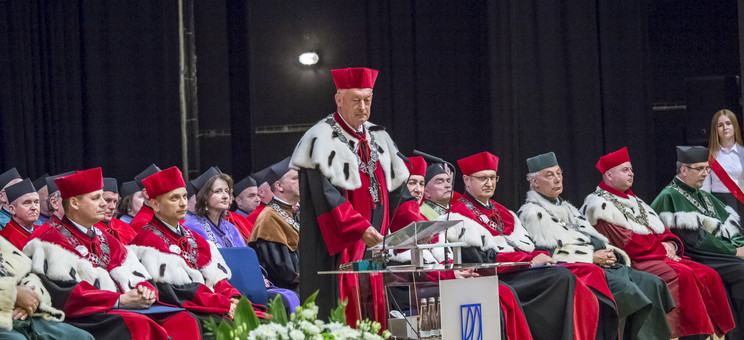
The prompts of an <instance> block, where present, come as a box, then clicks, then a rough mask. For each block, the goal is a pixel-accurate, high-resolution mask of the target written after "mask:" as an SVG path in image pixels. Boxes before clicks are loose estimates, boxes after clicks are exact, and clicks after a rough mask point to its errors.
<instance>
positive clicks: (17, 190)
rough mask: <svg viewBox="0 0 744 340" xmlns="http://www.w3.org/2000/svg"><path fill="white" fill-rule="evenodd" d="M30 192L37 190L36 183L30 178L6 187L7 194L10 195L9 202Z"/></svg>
mask: <svg viewBox="0 0 744 340" xmlns="http://www.w3.org/2000/svg"><path fill="white" fill-rule="evenodd" d="M30 192H36V188H34V184H33V183H31V180H30V179H28V178H26V179H24V180H23V181H20V182H18V183H16V184H13V185H11V186H8V187H7V188H5V194H6V195H8V203H13V201H15V200H17V199H18V197H21V196H23V195H25V194H28V193H30Z"/></svg>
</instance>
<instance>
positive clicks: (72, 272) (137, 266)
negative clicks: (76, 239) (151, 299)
mask: <svg viewBox="0 0 744 340" xmlns="http://www.w3.org/2000/svg"><path fill="white" fill-rule="evenodd" d="M23 252H24V253H25V254H26V255H28V256H29V257H30V258H31V270H32V271H33V272H35V273H41V274H45V275H46V276H47V277H49V278H50V279H51V280H58V281H70V280H74V281H77V282H80V281H86V282H88V283H90V284H91V285H93V287H96V288H98V289H101V290H108V291H111V292H119V290H118V289H117V285H116V283H118V284H119V286H120V287H121V289H122V290H123V292H127V291H129V290H131V289H134V288H135V287H137V284H138V283H141V282H144V281H147V280H150V279H151V277H150V275H149V274H148V273H147V270H145V267H143V266H142V263H140V262H139V260H138V259H137V256H135V255H134V254H133V253H132V252H129V251H128V252H127V256H126V259H125V260H124V262H123V263H122V264H121V265H120V266H118V267H116V268H114V269H112V270H111V271H110V272H109V271H107V270H106V268H101V267H94V266H93V264H91V263H90V261H88V260H86V259H83V258H81V257H80V256H78V255H77V254H74V253H72V252H71V251H69V250H67V249H65V248H62V247H61V246H59V245H56V244H54V243H51V242H44V241H41V240H40V239H32V240H31V241H29V242H28V244H26V247H24V248H23Z"/></svg>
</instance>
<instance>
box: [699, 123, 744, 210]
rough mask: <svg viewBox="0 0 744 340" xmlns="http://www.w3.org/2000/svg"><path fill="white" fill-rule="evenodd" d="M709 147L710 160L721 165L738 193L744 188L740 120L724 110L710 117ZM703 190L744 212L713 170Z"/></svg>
mask: <svg viewBox="0 0 744 340" xmlns="http://www.w3.org/2000/svg"><path fill="white" fill-rule="evenodd" d="M708 148H709V149H710V157H711V158H714V159H715V160H716V161H717V162H718V164H720V167H721V168H723V170H725V172H726V174H728V177H729V178H731V182H733V184H735V185H736V187H739V189H740V190H741V188H742V187H743V185H744V171H742V170H743V169H742V163H743V162H744V147H743V146H742V141H741V131H740V129H739V121H738V120H737V119H736V115H734V113H733V112H731V111H729V110H726V109H723V110H720V111H718V112H716V114H715V115H713V120H712V121H711V124H710V140H709V142H708ZM710 166H711V167H715V165H714V164H710ZM703 190H705V191H708V192H710V193H712V194H713V195H714V196H716V197H718V199H720V200H721V201H723V203H725V204H726V205H728V206H730V207H732V208H734V209H735V210H737V212H738V213H739V215H741V214H742V213H744V204H742V202H741V201H740V200H739V199H737V198H736V196H735V195H734V194H732V193H731V191H730V190H729V189H728V187H727V186H726V184H725V183H724V182H723V181H722V180H721V178H720V177H719V176H718V175H716V173H715V171H710V173H709V174H708V177H706V178H705V182H703Z"/></svg>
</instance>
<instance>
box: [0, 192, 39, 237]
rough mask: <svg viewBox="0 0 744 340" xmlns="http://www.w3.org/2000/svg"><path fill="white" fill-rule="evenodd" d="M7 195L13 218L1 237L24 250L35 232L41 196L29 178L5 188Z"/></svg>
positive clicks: (2, 231) (0, 231)
mask: <svg viewBox="0 0 744 340" xmlns="http://www.w3.org/2000/svg"><path fill="white" fill-rule="evenodd" d="M5 194H6V197H7V198H8V202H10V204H8V211H10V214H11V215H12V216H13V218H11V219H10V222H8V224H6V225H5V228H3V230H0V236H2V237H4V238H5V239H6V240H8V241H10V243H12V244H13V245H14V246H15V247H16V248H18V249H19V250H22V249H23V247H24V246H25V245H26V243H27V242H28V239H29V237H31V233H33V232H34V227H35V226H34V222H36V220H38V219H39V194H38V193H36V188H34V185H33V183H31V180H29V179H28V178H26V179H24V180H23V181H21V182H18V183H16V184H13V185H11V186H9V187H7V188H5Z"/></svg>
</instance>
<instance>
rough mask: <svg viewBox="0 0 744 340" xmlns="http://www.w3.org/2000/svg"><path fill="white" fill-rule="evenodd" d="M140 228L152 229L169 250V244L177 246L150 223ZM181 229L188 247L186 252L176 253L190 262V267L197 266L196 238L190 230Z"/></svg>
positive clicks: (197, 250) (197, 249)
mask: <svg viewBox="0 0 744 340" xmlns="http://www.w3.org/2000/svg"><path fill="white" fill-rule="evenodd" d="M142 229H144V230H149V231H152V232H153V233H154V234H155V235H156V236H157V237H160V239H161V240H162V241H163V242H165V245H166V246H168V249H169V250H170V249H171V246H176V247H178V245H177V244H174V243H173V242H172V241H171V240H170V239H169V238H168V237H167V236H165V235H164V234H163V232H162V231H160V229H158V228H157V227H155V226H153V225H151V224H147V225H145V226H144V227H142ZM181 230H183V238H185V239H186V242H187V243H188V244H189V248H190V249H189V251H188V252H185V251H181V252H179V253H178V255H179V256H181V257H182V258H183V259H184V260H186V261H188V262H189V263H190V264H191V267H192V268H197V267H196V259H198V258H199V247H198V246H197V245H196V239H195V238H194V235H193V234H192V233H191V230H189V229H188V228H181ZM179 248H180V247H179Z"/></svg>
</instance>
